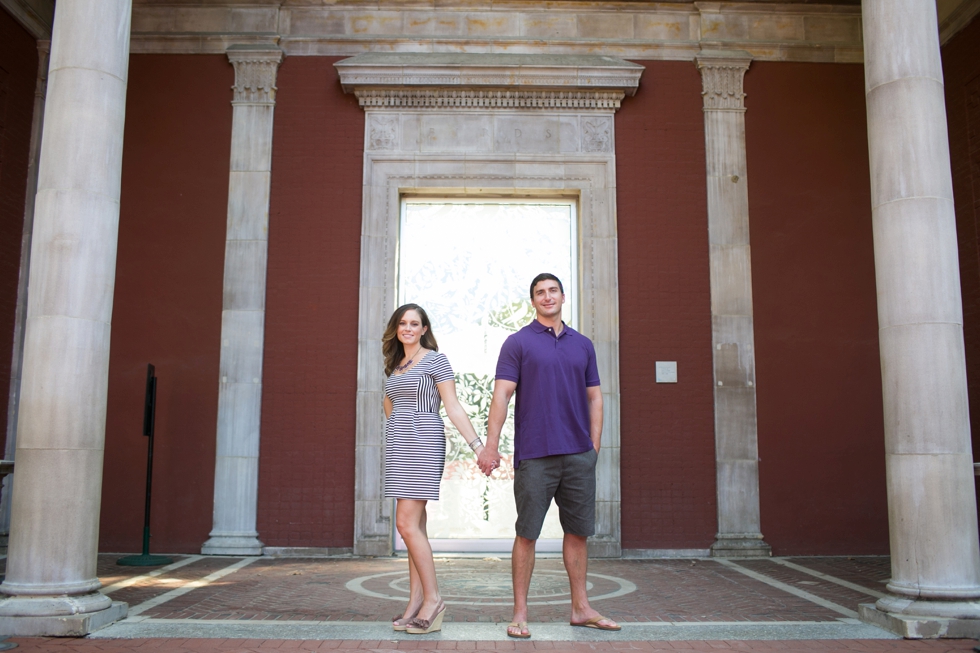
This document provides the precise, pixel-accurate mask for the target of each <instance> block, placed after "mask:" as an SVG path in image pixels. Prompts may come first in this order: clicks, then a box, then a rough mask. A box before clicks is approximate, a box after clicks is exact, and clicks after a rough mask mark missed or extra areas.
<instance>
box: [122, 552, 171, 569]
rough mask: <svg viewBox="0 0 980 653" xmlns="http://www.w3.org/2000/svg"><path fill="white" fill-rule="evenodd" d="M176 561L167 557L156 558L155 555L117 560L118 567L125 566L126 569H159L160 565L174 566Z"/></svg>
mask: <svg viewBox="0 0 980 653" xmlns="http://www.w3.org/2000/svg"><path fill="white" fill-rule="evenodd" d="M173 562H174V559H173V558H168V557H167V556H154V555H149V554H147V555H136V556H126V557H125V558H119V559H118V560H116V564H117V565H125V566H126V567H159V566H160V565H170V564H173Z"/></svg>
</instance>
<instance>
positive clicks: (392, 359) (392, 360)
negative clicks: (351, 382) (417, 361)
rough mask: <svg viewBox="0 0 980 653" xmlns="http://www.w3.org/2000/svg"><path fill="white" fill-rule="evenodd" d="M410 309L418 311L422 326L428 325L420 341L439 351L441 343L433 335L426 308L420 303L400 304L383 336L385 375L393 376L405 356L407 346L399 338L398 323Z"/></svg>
mask: <svg viewBox="0 0 980 653" xmlns="http://www.w3.org/2000/svg"><path fill="white" fill-rule="evenodd" d="M408 311H415V312H416V313H418V314H419V318H420V319H421V320H422V326H424V327H426V331H425V333H423V334H422V337H421V338H419V343H420V344H421V345H422V346H423V347H425V348H426V349H431V350H432V351H439V345H438V344H436V337H435V336H434V335H432V325H431V324H430V323H429V316H428V315H426V313H425V309H424V308H422V307H421V306H419V305H418V304H405V305H404V306H399V307H398V308H397V309H395V312H394V313H392V314H391V319H389V320H388V326H387V327H385V334H384V335H383V336H381V353H382V354H384V357H385V376H391V373H392V372H394V371H395V368H396V367H398V363H399V361H401V359H403V358H405V346H404V345H402V341H401V340H399V339H398V323H399V322H401V319H402V316H403V315H405V313H407V312H408Z"/></svg>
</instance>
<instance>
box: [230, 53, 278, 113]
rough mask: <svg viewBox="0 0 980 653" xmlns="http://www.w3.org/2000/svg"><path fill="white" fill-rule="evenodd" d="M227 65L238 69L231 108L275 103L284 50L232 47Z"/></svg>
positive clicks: (236, 70)
mask: <svg viewBox="0 0 980 653" xmlns="http://www.w3.org/2000/svg"><path fill="white" fill-rule="evenodd" d="M227 54H228V61H230V62H231V65H232V66H234V67H235V85H234V86H232V89H234V91H235V97H234V99H233V100H232V104H271V105H274V104H275V103H276V73H277V72H278V70H279V64H280V63H281V62H282V50H280V49H279V48H270V47H268V46H260V47H254V46H231V47H230V48H228V51H227Z"/></svg>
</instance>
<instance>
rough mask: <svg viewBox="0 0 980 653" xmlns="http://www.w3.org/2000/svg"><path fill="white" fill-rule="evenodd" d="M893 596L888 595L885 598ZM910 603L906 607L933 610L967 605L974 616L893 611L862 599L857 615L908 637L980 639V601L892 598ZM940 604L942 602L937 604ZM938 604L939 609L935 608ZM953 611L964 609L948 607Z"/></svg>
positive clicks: (874, 624) (937, 610)
mask: <svg viewBox="0 0 980 653" xmlns="http://www.w3.org/2000/svg"><path fill="white" fill-rule="evenodd" d="M888 599H892V597H887V598H886V599H882V600H883V601H885V600H888ZM893 600H897V601H903V602H905V603H908V604H909V605H908V606H907V609H911V610H923V611H933V612H945V611H947V610H948V609H950V608H953V606H959V607H960V608H966V609H967V610H966V611H967V612H972V613H973V614H974V615H975V616H973V617H963V616H959V617H953V616H950V617H942V616H931V615H921V614H915V612H908V613H906V612H904V611H903V612H890V611H886V610H883V609H881V608H879V607H878V606H877V605H875V604H874V603H862V604H861V605H859V606H858V616H859V617H860V618H861V621H863V622H864V623H867V624H871V625H872V626H878V627H879V628H884V629H885V630H887V631H890V632H893V633H895V634H896V635H900V636H902V637H904V638H906V639H936V638H941V637H942V638H950V639H980V602H972V601H971V602H966V601H959V602H955V603H953V602H948V603H947V602H945V601H912V600H911V599H893ZM937 604H939V605H937ZM935 608H939V609H935ZM949 612H950V614H957V613H958V614H963V611H962V610H957V609H955V608H954V609H952V610H949Z"/></svg>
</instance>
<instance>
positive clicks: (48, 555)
mask: <svg viewBox="0 0 980 653" xmlns="http://www.w3.org/2000/svg"><path fill="white" fill-rule="evenodd" d="M130 14H131V3H130V0H98V1H95V0H59V2H58V11H57V15H56V16H55V22H54V29H53V33H52V40H51V63H50V69H49V76H48V92H47V101H46V106H45V112H44V130H43V136H42V140H41V161H40V168H39V173H38V175H39V176H38V186H37V188H38V190H37V197H36V204H35V214H34V234H33V243H32V245H31V263H30V297H29V299H28V307H27V323H26V334H25V341H24V362H23V365H24V367H23V375H22V381H21V383H22V385H21V399H20V410H19V424H18V433H17V453H16V457H17V475H16V478H15V480H14V493H13V505H12V510H11V529H10V548H9V553H8V559H7V575H6V580H4V582H3V585H0V592H2V593H3V594H6V595H8V598H5V599H3V600H0V632H3V633H4V634H11V633H17V634H35V635H39V634H48V635H66V634H85V633H86V632H89V631H90V630H91V629H93V628H96V627H98V626H100V625H102V624H104V623H105V622H106V621H111V620H113V619H116V618H119V617H121V616H123V615H125V612H126V609H125V608H126V606H125V604H121V603H115V604H113V603H112V602H111V601H110V600H109V598H108V597H106V596H104V595H103V594H101V593H100V592H99V591H98V589H99V587H100V583H99V579H98V577H97V576H96V560H97V554H98V542H99V509H100V503H101V498H102V452H103V445H104V441H105V415H106V393H107V388H108V372H109V330H110V318H111V316H112V297H113V287H114V284H115V266H116V237H117V232H118V223H119V187H120V177H121V173H122V143H123V123H124V117H125V109H126V79H127V71H128V66H129V28H130Z"/></svg>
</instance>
